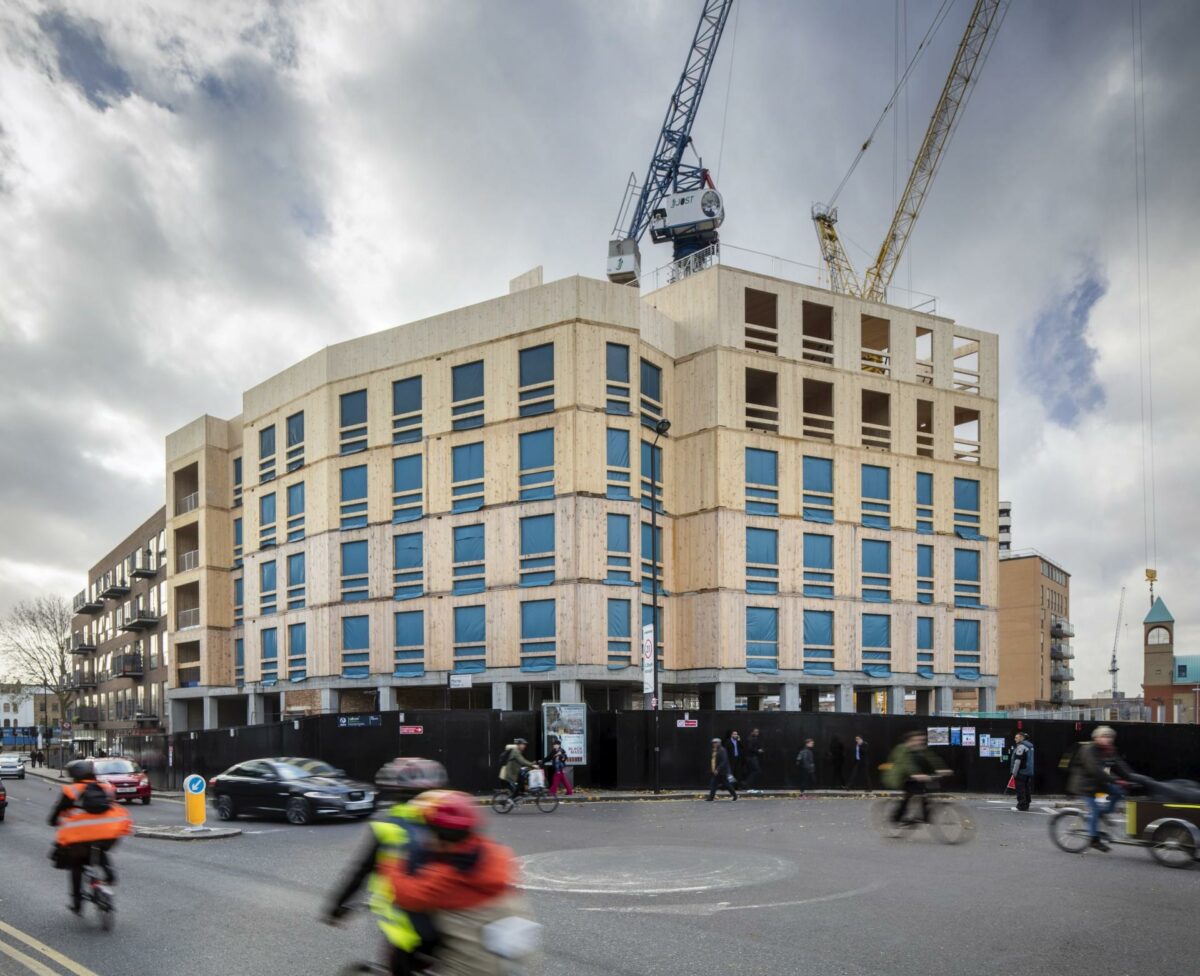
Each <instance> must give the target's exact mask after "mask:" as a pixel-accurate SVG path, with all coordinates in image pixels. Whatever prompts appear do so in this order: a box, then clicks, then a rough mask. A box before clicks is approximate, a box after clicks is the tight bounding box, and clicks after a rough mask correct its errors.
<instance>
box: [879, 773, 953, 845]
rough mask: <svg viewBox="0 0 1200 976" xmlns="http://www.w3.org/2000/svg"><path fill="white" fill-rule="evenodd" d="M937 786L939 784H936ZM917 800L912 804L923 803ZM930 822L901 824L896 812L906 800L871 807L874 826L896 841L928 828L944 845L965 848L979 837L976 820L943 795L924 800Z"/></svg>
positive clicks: (890, 798) (884, 801)
mask: <svg viewBox="0 0 1200 976" xmlns="http://www.w3.org/2000/svg"><path fill="white" fill-rule="evenodd" d="M933 782H934V784H935V785H936V782H937V781H936V780H934V781H933ZM920 799H921V798H920V797H913V798H912V799H911V800H910V803H917V802H920ZM924 800H925V810H926V816H927V819H906V820H902V821H900V822H899V823H897V821H896V819H895V814H896V810H897V809H898V808H899V806H900V804H901V803H903V802H904V797H903V796H884V797H880V798H879V799H878V800H876V801H875V802H874V803H872V804H871V824H872V826H874V828H875V829H876V830H877V831H878V832H879V834H880V835H881V836H883V837H887V838H889V839H895V838H897V837H902V836H904V835H905V833H906V832H911V831H913V830H915V828H917V827H919V826H921V825H924V826H925V828H926V829H927V830H928V831H929V833H930V835H931V836H932V837H933V839H934V840H936V841H938V842H939V843H941V844H965V843H967V842H968V841H970V840H971V839H972V838H973V837H974V836H975V818H974V817H973V816H971V812H970V811H969V810H968V809H967V808H966V807H964V806H963V805H962V804H960V803H957V802H956V801H954V800H952V799H950V798H949V797H948V796H945V795H944V794H941V793H932V792H931V793H926V794H925V796H924Z"/></svg>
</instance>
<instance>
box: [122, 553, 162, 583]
mask: <svg viewBox="0 0 1200 976" xmlns="http://www.w3.org/2000/svg"><path fill="white" fill-rule="evenodd" d="M129 575H130V576H132V577H133V578H134V579H154V577H155V576H157V575H158V563H157V562H156V561H155V559H154V556H153V554H152V553H151V552H150V550H149V549H139V550H138V551H137V552H135V553H134V554H133V565H132V566H131V567H130V568H129Z"/></svg>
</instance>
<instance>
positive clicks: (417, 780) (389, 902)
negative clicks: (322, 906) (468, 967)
mask: <svg viewBox="0 0 1200 976" xmlns="http://www.w3.org/2000/svg"><path fill="white" fill-rule="evenodd" d="M376 783H377V784H378V785H380V786H384V787H388V788H390V789H391V790H392V791H393V792H395V793H396V794H397V797H398V802H396V803H394V804H393V805H392V806H391V807H390V808H389V809H388V811H387V814H386V815H385V816H384V817H383V819H381V820H372V821H371V824H370V827H371V834H370V837H369V838H368V840H367V843H366V844H365V845H364V847H363V848H362V851H361V853H360V855H359V857H358V859H357V860H356V861H355V863H354V867H353V868H352V870H351V871H350V872H349V873H348V874H347V875H346V877H345V878H344V879H343V882H342V885H341V886H340V887H339V888H338V889H337V891H336V892H335V894H334V896H333V897H332V898H331V899H330V901H329V903H328V906H327V908H326V911H325V921H326V922H327V923H328V924H330V925H336V924H337V922H338V920H339V919H341V918H342V916H344V915H345V914H346V913H347V912H348V911H350V902H351V901H352V899H353V898H354V896H355V893H356V892H357V891H358V889H359V888H360V887H361V886H362V883H363V881H364V879H367V878H368V876H369V880H368V882H367V890H368V891H369V892H370V905H371V911H372V912H374V913H375V916H376V922H377V923H378V925H379V929H380V931H381V932H382V933H383V936H384V938H385V939H387V942H388V967H389V971H390V972H391V973H393V974H395V976H407V974H409V973H412V972H414V971H416V969H417V968H418V966H419V963H418V961H417V958H416V956H417V953H418V951H422V952H425V953H427V952H428V950H429V946H430V944H431V943H432V942H433V941H434V937H435V933H434V929H433V923H432V922H431V921H430V919H429V918H428V916H425V915H421V914H417V913H412V912H406V911H404V910H403V909H402V908H400V907H399V906H398V905H397V904H396V902H395V899H394V896H393V891H392V882H391V880H390V878H391V877H393V876H394V871H395V869H397V868H400V867H403V866H404V865H405V864H407V863H408V862H409V861H410V859H411V860H417V861H420V860H422V859H424V858H425V857H426V856H427V854H426V853H425V852H427V851H428V850H429V849H430V847H431V843H430V837H429V833H428V830H427V828H426V827H425V824H424V819H423V815H422V811H421V809H420V808H419V807H418V806H417V805H415V804H414V803H413V802H412V800H413V799H414V798H415V797H416V796H418V795H419V794H421V793H423V792H425V791H426V790H437V789H442V788H443V787H444V786H445V785H446V768H445V767H444V766H443V765H442V764H441V763H439V762H436V761H434V760H432V759H397V760H395V761H394V762H391V763H389V764H388V765H387V766H385V767H384V768H383V769H381V770H380V771H379V774H378V775H377V776H376Z"/></svg>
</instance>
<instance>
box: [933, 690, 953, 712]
mask: <svg viewBox="0 0 1200 976" xmlns="http://www.w3.org/2000/svg"><path fill="white" fill-rule="evenodd" d="M933 714H934V715H953V714H954V689H953V688H946V687H940V688H934V689H933Z"/></svg>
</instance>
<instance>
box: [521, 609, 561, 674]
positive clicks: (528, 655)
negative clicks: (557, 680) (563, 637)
mask: <svg viewBox="0 0 1200 976" xmlns="http://www.w3.org/2000/svg"><path fill="white" fill-rule="evenodd" d="M555 618H556V614H555V607H554V601H553V600H525V601H524V602H523V603H522V604H521V670H522V671H553V670H554V668H555V666H556V665H557V663H558V655H557V650H558V641H557V639H556V636H557V621H556V619H555Z"/></svg>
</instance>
